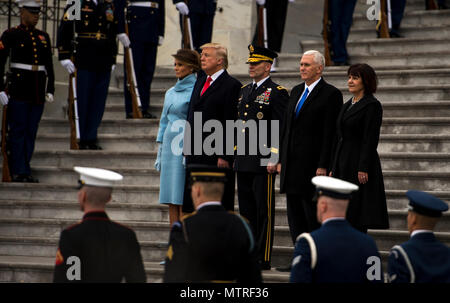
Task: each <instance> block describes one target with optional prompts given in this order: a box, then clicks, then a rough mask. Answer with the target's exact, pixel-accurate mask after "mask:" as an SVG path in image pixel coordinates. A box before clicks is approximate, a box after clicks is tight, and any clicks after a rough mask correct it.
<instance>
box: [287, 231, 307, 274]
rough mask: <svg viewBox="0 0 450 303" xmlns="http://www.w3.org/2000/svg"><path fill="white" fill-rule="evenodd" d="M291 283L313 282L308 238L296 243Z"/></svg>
mask: <svg viewBox="0 0 450 303" xmlns="http://www.w3.org/2000/svg"><path fill="white" fill-rule="evenodd" d="M289 282H291V283H311V282H312V269H311V250H310V248H309V244H308V241H306V239H303V238H302V239H300V240H299V241H297V243H296V244H295V250H294V258H293V259H292V269H291V277H290V279H289Z"/></svg>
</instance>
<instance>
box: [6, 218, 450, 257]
mask: <svg viewBox="0 0 450 303" xmlns="http://www.w3.org/2000/svg"><path fill="white" fill-rule="evenodd" d="M404 216H405V214H403V217H404ZM446 221H448V220H446ZM77 222H78V220H77V221H75V220H68V219H55V218H53V219H42V218H39V219H29V218H27V219H21V218H0V232H1V234H2V236H4V237H39V236H42V235H45V237H46V238H59V235H60V233H61V231H62V230H63V229H64V228H66V227H68V226H71V225H72V224H75V223H77ZM121 223H124V224H125V225H126V226H128V227H130V228H132V229H133V230H134V231H135V232H136V236H137V238H138V240H139V241H140V242H144V241H153V242H165V243H167V241H168V239H169V224H168V223H166V222H140V221H126V222H121ZM443 224H444V227H446V228H448V224H449V223H448V222H447V224H445V223H443ZM149 231H151V232H149ZM369 234H370V235H371V236H373V237H374V239H375V242H376V243H377V246H378V249H379V250H389V249H390V248H391V247H392V246H394V245H395V244H398V243H402V242H404V241H406V240H407V239H408V237H409V235H408V232H407V231H404V230H395V229H390V230H370V231H369ZM436 237H437V238H438V239H439V240H440V241H442V242H443V243H445V244H447V245H449V244H450V232H436ZM274 246H286V247H290V246H292V240H291V237H290V233H289V228H288V226H280V225H277V226H275V234H274Z"/></svg>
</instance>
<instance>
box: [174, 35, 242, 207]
mask: <svg viewBox="0 0 450 303" xmlns="http://www.w3.org/2000/svg"><path fill="white" fill-rule="evenodd" d="M201 48H202V53H201V65H202V70H203V71H204V73H205V74H204V75H201V76H199V78H198V79H197V82H196V83H195V86H194V90H193V91H192V96H191V101H190V103H189V110H188V116H187V123H186V129H185V133H184V144H183V154H184V156H185V157H186V165H189V164H206V165H214V166H217V167H222V168H226V169H228V172H227V182H226V184H225V193H224V196H223V199H222V203H223V205H224V207H225V208H226V209H227V210H233V209H234V187H235V185H234V183H235V177H234V173H233V171H232V167H233V153H234V151H233V144H234V140H233V136H232V134H228V135H230V136H231V140H228V141H229V142H228V152H226V146H227V142H226V141H227V140H226V137H227V133H226V121H227V120H228V121H231V122H233V123H234V121H235V120H236V116H237V114H236V113H237V102H238V97H239V92H240V90H241V86H242V84H241V83H240V82H239V81H238V80H236V79H235V78H233V77H231V76H230V75H229V74H228V73H227V71H226V68H227V67H228V57H227V49H226V47H224V46H223V45H220V44H218V43H208V44H205V45H203V46H202V47H201ZM211 122H212V124H215V125H216V126H219V127H221V128H222V129H216V128H212V129H211V130H208V129H207V128H208V124H210V123H211ZM217 123H218V124H219V125H217ZM205 124H206V127H205ZM204 127H205V129H206V130H204V129H203V128H204ZM233 131H234V130H233ZM215 136H216V137H215ZM213 137H215V138H217V139H215V140H212V138H213ZM205 139H207V140H206V142H205ZM230 144H231V150H230ZM186 176H187V174H186ZM187 184H188V182H186V185H187ZM193 211H194V208H193V204H192V199H191V197H190V192H189V190H188V189H185V195H184V202H183V212H184V213H190V212H193Z"/></svg>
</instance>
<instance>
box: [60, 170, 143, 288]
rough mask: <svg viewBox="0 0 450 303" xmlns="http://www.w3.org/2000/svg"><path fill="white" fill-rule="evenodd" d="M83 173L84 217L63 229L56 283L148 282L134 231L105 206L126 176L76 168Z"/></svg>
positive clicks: (81, 192) (79, 198) (80, 199)
mask: <svg viewBox="0 0 450 303" xmlns="http://www.w3.org/2000/svg"><path fill="white" fill-rule="evenodd" d="M74 170H75V171H76V172H77V173H79V174H80V180H79V184H80V191H79V192H78V202H79V204H80V208H81V210H82V211H83V212H84V216H83V220H82V221H81V222H80V223H77V224H75V225H72V226H70V227H68V228H66V229H65V230H63V231H62V232H61V236H60V239H59V246H58V250H57V253H56V262H55V270H54V276H53V281H54V282H65V283H68V282H81V283H83V282H105V283H119V282H122V281H123V280H125V281H126V282H133V283H137V282H145V281H146V275H145V271H144V265H143V262H142V256H141V252H140V246H139V242H138V241H137V238H136V234H135V233H134V231H133V230H132V229H130V228H128V227H126V226H124V225H121V224H118V223H116V222H113V221H111V220H110V219H109V217H108V215H107V214H106V212H105V210H104V208H105V204H106V203H107V202H109V201H110V200H111V192H112V187H113V185H114V183H115V182H117V181H120V180H122V178H123V177H122V176H121V175H120V174H118V173H115V172H113V171H109V170H105V169H98V168H91V167H74Z"/></svg>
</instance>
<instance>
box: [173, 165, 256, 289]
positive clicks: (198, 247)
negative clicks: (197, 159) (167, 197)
mask: <svg viewBox="0 0 450 303" xmlns="http://www.w3.org/2000/svg"><path fill="white" fill-rule="evenodd" d="M188 174H189V176H190V182H191V187H192V191H191V194H192V199H193V202H194V205H195V208H196V211H195V212H194V213H192V214H190V215H186V216H185V217H184V218H183V219H182V221H181V222H176V223H175V224H174V225H173V226H172V230H171V232H170V240H169V249H168V250H167V254H166V260H165V272H164V282H255V283H259V282H261V281H262V279H261V271H260V269H259V265H258V263H257V258H256V251H255V242H254V239H253V235H252V231H251V230H250V227H249V226H248V224H247V222H246V221H245V219H244V218H243V217H241V216H239V215H238V214H236V213H234V212H231V211H227V210H225V208H224V207H223V206H222V205H221V203H220V200H221V196H222V195H223V191H224V182H225V181H226V170H224V169H223V168H219V167H216V166H205V165H189V166H188Z"/></svg>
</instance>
